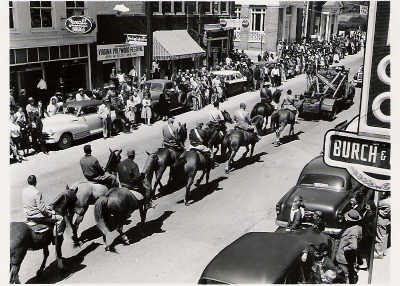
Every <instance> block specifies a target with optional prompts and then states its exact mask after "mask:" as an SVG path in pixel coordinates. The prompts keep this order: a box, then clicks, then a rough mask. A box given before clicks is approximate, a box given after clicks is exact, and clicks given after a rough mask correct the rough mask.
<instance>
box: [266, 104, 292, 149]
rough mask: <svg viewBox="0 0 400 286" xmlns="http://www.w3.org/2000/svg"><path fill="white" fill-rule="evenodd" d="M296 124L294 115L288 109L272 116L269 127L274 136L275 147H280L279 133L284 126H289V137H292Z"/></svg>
mask: <svg viewBox="0 0 400 286" xmlns="http://www.w3.org/2000/svg"><path fill="white" fill-rule="evenodd" d="M295 122H296V113H295V112H293V111H291V110H289V109H281V110H278V111H277V112H275V113H274V114H272V116H271V126H272V127H273V130H274V131H275V134H276V140H275V142H274V145H275V146H279V145H281V141H280V138H281V133H282V131H283V130H284V129H285V127H286V125H288V124H290V130H289V136H293V135H294V124H295Z"/></svg>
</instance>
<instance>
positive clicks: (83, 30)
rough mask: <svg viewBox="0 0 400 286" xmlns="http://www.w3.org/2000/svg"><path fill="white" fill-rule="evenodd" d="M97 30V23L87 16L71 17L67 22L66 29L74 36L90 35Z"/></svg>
mask: <svg viewBox="0 0 400 286" xmlns="http://www.w3.org/2000/svg"><path fill="white" fill-rule="evenodd" d="M95 28H96V23H95V22H94V20H93V19H92V18H90V17H87V16H71V17H69V18H68V19H67V20H65V29H67V31H69V32H71V33H74V34H88V33H90V32H92V31H93V30H94V29H95Z"/></svg>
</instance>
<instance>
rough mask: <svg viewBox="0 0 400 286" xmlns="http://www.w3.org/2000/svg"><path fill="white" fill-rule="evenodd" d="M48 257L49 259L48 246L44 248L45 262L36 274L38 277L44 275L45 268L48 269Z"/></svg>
mask: <svg viewBox="0 0 400 286" xmlns="http://www.w3.org/2000/svg"><path fill="white" fill-rule="evenodd" d="M47 257H49V247H48V246H47V245H46V246H45V247H43V261H42V264H41V265H40V268H39V270H38V271H37V272H36V275H37V276H40V275H42V273H43V270H44V268H45V267H46V262H47Z"/></svg>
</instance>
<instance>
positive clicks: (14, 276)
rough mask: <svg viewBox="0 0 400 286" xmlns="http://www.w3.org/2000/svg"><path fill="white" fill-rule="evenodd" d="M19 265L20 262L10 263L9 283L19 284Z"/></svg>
mask: <svg viewBox="0 0 400 286" xmlns="http://www.w3.org/2000/svg"><path fill="white" fill-rule="evenodd" d="M20 267H21V264H11V269H10V284H21V281H19V276H18V273H19V268H20Z"/></svg>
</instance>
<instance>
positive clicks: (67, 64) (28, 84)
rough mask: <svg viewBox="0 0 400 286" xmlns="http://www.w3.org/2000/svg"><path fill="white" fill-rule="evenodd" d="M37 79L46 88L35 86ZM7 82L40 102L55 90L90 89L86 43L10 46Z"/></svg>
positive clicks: (87, 45) (89, 69)
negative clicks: (16, 47) (24, 46)
mask: <svg viewBox="0 0 400 286" xmlns="http://www.w3.org/2000/svg"><path fill="white" fill-rule="evenodd" d="M41 79H42V80H43V81H44V82H45V83H46V84H45V86H42V87H46V89H42V90H40V89H38V88H37V85H38V83H39V81H40V80H41ZM10 84H11V86H13V87H15V88H16V89H17V90H20V89H25V90H26V93H27V96H29V97H30V96H32V97H34V98H35V99H38V100H39V99H41V100H44V101H46V100H48V98H49V97H50V96H52V95H54V93H55V92H56V91H63V92H65V93H67V92H72V91H76V90H78V88H81V87H82V88H91V68H90V58H89V44H75V45H62V46H47V47H35V48H21V49H10Z"/></svg>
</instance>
